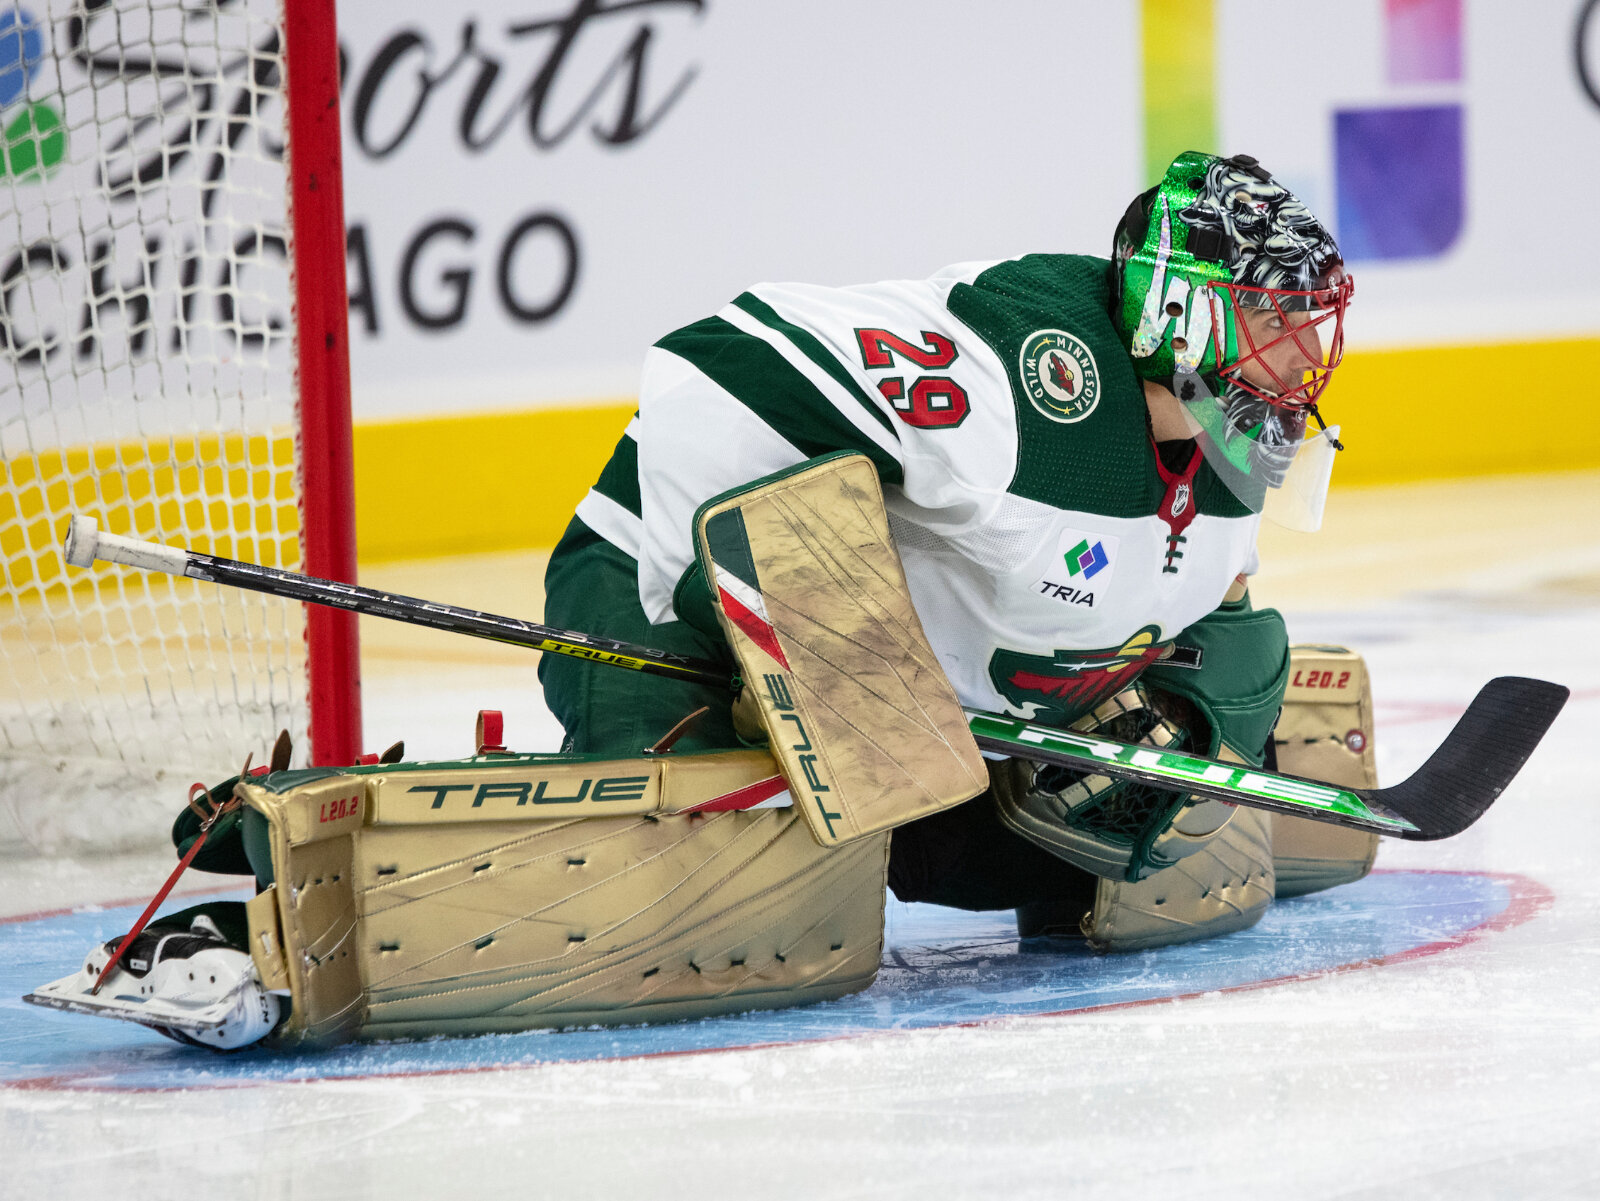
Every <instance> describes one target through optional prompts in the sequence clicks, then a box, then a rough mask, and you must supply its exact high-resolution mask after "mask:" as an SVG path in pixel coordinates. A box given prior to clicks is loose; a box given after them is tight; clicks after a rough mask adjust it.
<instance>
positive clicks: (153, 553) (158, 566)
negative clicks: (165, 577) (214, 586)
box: [66, 517, 189, 575]
mask: <svg viewBox="0 0 1600 1201" xmlns="http://www.w3.org/2000/svg"><path fill="white" fill-rule="evenodd" d="M66 559H67V562H68V563H70V564H72V565H73V566H74V567H88V566H90V565H91V564H93V563H94V561H95V560H96V559H99V560H102V561H103V562H106V563H121V564H122V565H123V566H125V567H138V568H141V569H143V570H145V571H165V572H167V573H168V574H170V575H182V574H183V572H184V568H185V567H187V566H188V564H189V552H188V551H185V550H183V549H181V548H179V547H176V546H162V545H161V544H160V543H159V542H145V541H143V540H142V539H139V538H124V537H123V536H122V535H120V534H107V533H103V532H101V530H100V523H99V522H97V521H96V520H95V519H94V518H93V517H74V518H73V519H72V524H71V526H69V527H68V529H67V546H66Z"/></svg>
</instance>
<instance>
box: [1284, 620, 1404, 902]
mask: <svg viewBox="0 0 1600 1201" xmlns="http://www.w3.org/2000/svg"><path fill="white" fill-rule="evenodd" d="M1289 659H1290V675H1289V688H1288V691H1287V692H1286V693H1285V694H1284V698H1283V713H1282V715H1281V716H1280V717H1279V718H1278V725H1277V729H1276V730H1275V731H1274V732H1273V744H1274V747H1275V749H1276V751H1277V756H1278V770H1279V771H1285V772H1289V773H1291V774H1292V775H1296V776H1304V777H1306V778H1307V779H1311V780H1326V781H1327V782H1328V783H1329V784H1338V785H1340V786H1341V787H1345V788H1376V787H1377V786H1378V769H1377V763H1376V760H1375V759H1374V757H1373V749H1372V724H1373V723H1372V683H1371V681H1370V679H1369V678H1368V676H1367V669H1366V664H1365V663H1364V662H1363V661H1362V658H1361V656H1360V655H1358V654H1356V653H1355V652H1354V651H1349V650H1346V649H1345V648H1343V647H1339V646H1294V647H1291V648H1290V651H1289ZM1377 853H1378V836H1377V835H1376V834H1368V833H1366V832H1364V831H1361V830H1349V829H1345V828H1343V827H1341V826H1334V825H1329V824H1328V823H1327V822H1315V821H1308V820H1307V819H1306V818H1303V817H1291V816H1290V815H1288V814H1286V813H1275V814H1273V815H1272V856H1273V859H1274V861H1275V863H1276V865H1277V895H1278V896H1280V897H1297V896H1302V895H1304V894H1305V893H1308V892H1317V891H1319V890H1321V889H1324V888H1332V887H1333V886H1334V885H1336V884H1348V883H1350V882H1351V881H1353V880H1359V879H1361V877H1362V876H1365V875H1366V874H1367V873H1368V872H1369V871H1371V870H1372V864H1373V860H1374V859H1375V858H1376V856H1377Z"/></svg>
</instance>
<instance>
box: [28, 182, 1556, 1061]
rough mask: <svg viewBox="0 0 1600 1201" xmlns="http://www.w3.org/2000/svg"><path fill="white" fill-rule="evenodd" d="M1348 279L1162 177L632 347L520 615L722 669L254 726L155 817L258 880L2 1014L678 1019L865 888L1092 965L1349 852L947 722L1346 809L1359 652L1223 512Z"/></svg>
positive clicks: (768, 290)
mask: <svg viewBox="0 0 1600 1201" xmlns="http://www.w3.org/2000/svg"><path fill="white" fill-rule="evenodd" d="M1351 295H1352V284H1351V281H1350V278H1349V276H1348V275H1347V274H1346V273H1345V271H1344V268H1343V264H1342V262H1341V260H1340V257H1339V253H1338V249H1337V247H1336V246H1335V244H1334V242H1333V240H1332V239H1331V237H1330V236H1329V235H1328V234H1327V232H1326V231H1325V230H1324V229H1323V227H1322V226H1321V225H1320V224H1318V223H1317V221H1316V220H1315V218H1313V217H1312V216H1311V214H1310V213H1309V212H1308V211H1307V210H1306V209H1305V208H1304V206H1303V205H1301V204H1300V203H1299V202H1298V201H1297V200H1296V199H1295V198H1294V196H1292V195H1291V194H1290V193H1289V192H1287V191H1286V190H1285V189H1284V188H1283V187H1281V186H1280V185H1279V184H1277V183H1276V182H1275V181H1274V180H1273V179H1272V177H1271V176H1270V175H1269V174H1268V173H1267V172H1266V171H1265V170H1264V169H1263V168H1261V166H1260V165H1259V164H1258V163H1256V161H1255V160H1253V159H1251V158H1248V157H1246V156H1236V157H1233V158H1219V157H1216V156H1213V155H1207V154H1199V153H1186V154H1184V155H1181V156H1180V157H1179V158H1178V159H1177V160H1175V161H1174V162H1173V164H1172V165H1171V167H1170V168H1169V170H1168V171H1167V173H1166V176H1165V178H1164V179H1163V180H1162V182H1161V184H1160V185H1159V186H1157V187H1156V188H1153V189H1151V190H1150V191H1148V192H1146V193H1144V194H1143V195H1141V196H1140V197H1138V198H1137V199H1136V200H1135V201H1134V202H1133V204H1132V205H1131V206H1130V207H1129V208H1128V210H1127V213H1126V214H1125V215H1124V217H1123V219H1122V221H1121V222H1120V224H1119V226H1118V228H1117V230H1116V234H1115V239H1114V249H1113V257H1112V258H1111V259H1110V260H1109V261H1108V260H1105V259H1098V258H1091V257H1086V256H1070V255H1030V256H1026V257H1023V258H1019V259H1014V260H1008V261H1004V262H998V263H984V264H961V265H957V266H955V267H951V268H948V269H946V270H945V271H943V272H940V273H939V274H937V275H935V276H933V277H932V278H930V279H927V280H923V281H916V282H893V283H883V284H877V285H870V286H864V287H857V288H823V287H809V286H801V285H762V286H759V287H756V288H754V289H752V290H751V291H749V292H746V293H744V294H743V295H741V296H740V297H739V298H738V299H736V300H735V301H734V302H733V303H732V304H731V305H729V306H728V307H727V308H725V309H724V310H723V311H722V312H721V313H719V314H718V315H716V316H715V317H711V318H708V319H706V320H704V321H701V322H698V323H696V324H694V325H691V326H688V327H686V328H684V329H681V330H678V331H676V332H675V333H672V334H670V335H668V336H667V337H665V338H663V339H662V340H661V341H660V342H659V343H658V344H657V345H656V346H655V347H654V348H653V349H652V350H651V352H650V354H649V356H648V358H647V360H646V363H645V369H644V376H643V383H642V388H641V397H640V412H639V416H638V418H637V419H636V420H635V421H634V422H633V424H632V425H630V426H629V428H628V431H627V432H626V434H625V435H624V437H623V439H622V441H621V442H620V444H619V445H618V447H617V450H616V453H615V454H614V455H613V457H612V459H611V461H610V463H609V464H608V465H607V467H606V468H605V470H604V472H603V473H602V474H601V476H600V478H599V480H598V482H597V483H596V485H595V486H594V488H593V489H592V490H591V491H590V492H589V494H588V495H587V496H586V497H585V498H584V500H583V501H582V503H581V504H580V505H579V506H578V510H577V513H576V516H575V517H574V519H573V521H572V523H571V525H570V526H569V527H568V529H567V532H566V534H565V535H564V537H563V538H562V540H561V542H560V544H559V545H558V546H557V548H556V549H555V551H554V553H553V555H552V557H551V561H550V566H549V571H548V574H547V577H546V618H547V620H550V621H552V622H553V623H556V624H558V625H566V626H573V627H577V628H580V629H583V630H586V631H589V632H591V633H592V634H594V635H597V636H599V637H601V638H604V639H610V640H618V642H617V643H615V644H620V643H621V642H628V643H636V644H644V645H648V646H653V647H659V648H662V650H663V651H664V652H665V654H666V656H667V657H673V656H677V657H680V658H682V659H683V660H684V661H686V662H688V661H693V662H697V663H700V664H710V665H713V666H714V667H717V668H720V669H721V671H722V672H723V674H724V676H726V677H730V678H732V679H734V680H735V681H737V683H738V687H737V688H735V689H729V688H728V687H725V686H720V685H719V684H718V683H716V682H713V680H714V678H715V673H714V672H713V673H710V675H709V677H708V675H707V674H706V673H702V674H701V675H699V676H694V675H692V673H691V674H687V675H685V676H684V678H679V679H674V678H672V677H671V673H670V672H664V671H663V672H657V674H649V675H645V674H638V673H636V672H623V671H613V670H610V669H609V668H606V667H604V666H601V665H599V664H597V663H596V662H594V661H593V660H594V659H595V658H597V657H599V656H596V655H593V654H590V655H586V656H584V657H583V658H582V659H580V658H579V657H573V656H555V655H548V656H546V657H545V658H544V659H543V660H542V661H541V663H540V669H539V671H540V678H541V680H542V682H543V685H544V689H545V695H546V699H547V702H548V703H549V705H550V708H551V710H552V711H553V712H554V713H555V714H556V715H557V717H558V718H559V719H560V720H561V722H562V724H563V726H564V728H565V730H566V742H565V744H564V746H563V748H562V753H561V754H557V755H521V754H514V753H511V752H508V751H506V750H505V749H504V747H503V746H502V745H501V743H502V738H501V736H500V734H499V732H498V731H497V730H495V729H494V728H493V727H492V725H491V726H489V727H486V728H485V729H483V730H481V731H480V735H479V739H478V743H479V754H478V755H476V756H474V757H473V758H471V759H468V760H463V761H459V762H452V763H408V762H403V761H400V759H399V755H398V752H397V753H396V754H393V755H386V756H385V760H386V761H383V762H376V763H370V764H364V765H360V766H356V767H352V768H346V769H313V770H303V771H289V770H286V764H287V761H288V756H287V751H286V749H285V748H283V747H282V745H281V744H280V748H279V749H278V751H277V752H276V753H275V755H274V761H273V762H272V763H270V764H268V765H267V766H266V768H264V769H258V770H257V771H255V772H251V771H249V770H248V769H247V770H246V771H244V772H241V774H240V775H239V776H238V777H236V778H234V779H232V780H228V781H225V782H223V783H221V784H219V785H217V786H216V787H214V788H211V789H209V790H205V789H199V790H198V791H197V793H196V794H195V795H194V796H193V797H192V798H191V803H190V806H189V807H188V808H186V809H185V810H184V812H183V813H181V814H180V816H179V818H178V820H177V822H176V824H175V826H174V830H173V837H174V842H175V843H176V845H177V847H178V850H179V852H180V854H181V855H183V856H184V857H185V861H186V862H188V863H190V864H191V865H192V866H193V867H195V868H197V869H200V870H206V871H215V872H223V873H236V874H239V875H242V876H248V877H253V878H254V880H255V881H256V885H257V889H258V891H257V894H256V896H255V897H254V899H252V900H251V901H249V902H248V903H245V904H240V903H233V904H215V903H213V904H209V905H205V906H201V907H199V908H197V909H191V910H184V911H181V912H179V913H175V914H168V915H166V916H163V917H160V918H158V919H156V920H155V921H154V922H153V923H152V924H150V925H148V926H146V927H144V928H143V929H141V930H138V931H137V932H130V934H131V935H132V936H131V937H125V938H122V939H117V940H113V941H112V942H111V943H108V944H106V945H105V946H104V947H97V948H94V949H93V950H92V951H91V952H90V953H89V955H88V957H87V959H86V960H85V962H84V966H83V969H82V970H81V971H80V972H79V973H77V974H75V975H74V976H71V977H68V978H66V979H64V980H61V981H57V982H55V983H54V984H51V985H47V986H45V987H43V988H40V989H39V990H37V991H36V992H35V993H34V994H32V995H31V996H30V998H29V999H30V1000H35V1001H37V1002H40V1003H43V1004H49V1005H56V1006H58V1007H62V1008H70V1009H77V1010H81V1011H84V1012H92V1013H97V1014H100V1015H102V1016H110V1017H120V1018H125V1019H129V1020H134V1021H138V1022H142V1023H143V1024H145V1025H148V1026H152V1027H154V1028H156V1029H159V1030H162V1031H163V1032H165V1033H168V1034H170V1035H172V1036H173V1037H177V1038H179V1039H181V1040H186V1041H193V1042H197V1043H201V1044H205V1045H209V1046H214V1047H222V1048H228V1047H238V1046H244V1045H248V1044H250V1043H253V1042H256V1041H259V1040H262V1039H266V1040H268V1041H270V1042H271V1043H272V1044H275V1045H280V1046H289V1045H328V1044H331V1043H335V1042H339V1041H342V1040H345V1039H349V1038H385V1037H408V1036H427V1035H435V1034H471V1033H479V1032H490V1031H512V1030H521V1029H526V1028H530V1027H536V1026H573V1025H584V1024H590V1023H597V1022H599V1023H605V1022H640V1021H663V1020H679V1019H685V1018H694V1017H700V1016H705V1015H710V1014H717V1013H726V1012H734V1011H739V1010H748V1009H757V1008H768V1007H777V1006H785V1005H794V1004H801V1003H806V1002H810V1001H815V1000H820V999H826V998H830V997H837V996H840V995H843V994H845V993H849V992H852V991H855V990H859V989H861V988H864V987H866V986H867V985H868V984H870V983H871V981H872V979H873V977H874V974H875V972H876V970H877V966H878V962H879V957H880V951H881V945H882V934H883V912H884V901H885V896H886V893H887V891H888V890H892V891H893V893H894V894H895V895H896V896H897V897H899V898H900V899H902V900H907V901H929V902H934V903H937V904H941V905H948V906H955V907H959V908H965V909H976V910H1015V911H1016V915H1017V926H1018V932H1019V934H1020V935H1021V936H1024V937H1032V936H1051V937H1067V938H1076V939H1080V940H1085V939H1086V940H1087V941H1088V942H1089V943H1090V944H1091V945H1093V946H1094V947H1096V948H1098V949H1100V950H1103V951H1120V950H1128V949H1136V948H1148V947H1156V946H1161V945H1166V944H1172V943H1177V942H1183V941H1188V940H1193V939H1199V938H1207V937H1212V936H1216V935H1220V934H1225V933H1229V932H1231V931H1235V930H1239V929H1243V928H1245V927H1248V926H1250V925H1251V924H1253V923H1254V922H1255V921H1256V920H1258V919H1259V918H1260V916H1261V914H1262V913H1263V912H1264V911H1265V909H1266V907H1267V906H1268V905H1269V904H1270V903H1271V901H1272V900H1273V898H1274V897H1275V896H1279V897H1281V896H1285V895H1296V894H1299V893H1304V892H1308V891H1312V890H1315V889H1319V888H1325V887H1329V886H1331V885H1334V884H1338V883H1342V882H1346V881H1350V880H1354V879H1357V878H1359V877H1361V876H1362V875H1364V874H1365V873H1366V872H1367V871H1368V870H1369V869H1370V867H1371V865H1372V862H1373V856H1374V853H1375V848H1376V843H1377V836H1376V835H1375V834H1373V833H1371V832H1368V831H1367V830H1363V829H1351V828H1347V827H1345V826H1341V825H1337V824H1326V823H1321V822H1318V823H1313V822H1310V821H1306V820H1304V819H1301V818H1297V817H1293V816H1286V815H1284V814H1282V813H1268V812H1264V811H1262V810H1260V809H1256V808H1246V807H1237V806H1234V805H1231V804H1228V803H1225V802H1224V801H1221V800H1217V799H1210V798H1208V797H1200V796H1197V795H1194V794H1193V793H1192V792H1186V791H1182V790H1174V789H1173V788H1171V787H1161V786H1158V785H1156V784H1152V783H1150V782H1148V781H1147V780H1140V779H1134V778H1129V777H1128V776H1127V775H1125V774H1116V773H1109V774H1108V773H1106V772H1097V771H1095V770H1092V769H1089V768H1085V767H1082V766H1078V767H1073V766H1063V765H1062V764H1060V763H1054V762H1052V763H1045V762H1040V761H1036V760H1033V759H1030V758H1028V757H1026V756H1023V755H1010V756H1006V757H998V756H993V755H992V753H991V757H988V758H986V757H985V755H984V754H983V753H980V750H979V747H978V745H977V743H976V742H975V741H974V738H973V735H972V734H971V733H970V732H969V726H968V720H967V715H966V713H965V712H964V710H969V711H987V712H992V713H1002V714H1011V715H1014V716H1016V717H1019V718H1026V719H1028V720H1029V721H1031V722H1035V723H1040V724H1042V725H1043V726H1048V727H1052V728H1056V729H1070V730H1074V731H1080V732H1084V733H1086V734H1091V735H1094V736H1097V737H1102V738H1105V739H1109V740H1115V741H1116V742H1118V743H1126V744H1134V745H1136V746H1139V747H1144V748H1150V749H1151V750H1152V751H1156V750H1160V751H1174V752H1177V751H1181V752H1186V753H1190V754H1193V755H1196V756H1200V757H1202V758H1203V759H1206V760H1212V761H1215V760H1221V761H1224V762H1233V763H1237V764H1242V765H1245V766H1246V767H1248V768H1252V769H1262V770H1264V771H1276V772H1283V773H1289V774H1292V775H1294V776H1297V777H1302V778H1306V779H1316V780H1327V781H1331V782H1333V783H1336V784H1341V785H1346V786H1350V787H1355V788H1368V789H1370V788H1372V787H1373V786H1374V785H1375V783H1376V781H1375V776H1374V771H1373V751H1372V737H1371V735H1372V711H1371V699H1370V689H1369V687H1368V683H1367V679H1366V675H1365V672H1364V669H1363V666H1362V663H1361V660H1360V658H1359V657H1358V656H1356V655H1354V654H1351V653H1350V652H1348V651H1345V650H1342V649H1340V648H1329V647H1304V648H1292V649H1291V647H1290V646H1289V643H1288V637H1287V633H1286V631H1285V628H1284V624H1283V621H1282V619H1281V618H1280V617H1279V615H1278V614H1277V613H1276V612H1274V611H1272V610H1257V609H1255V608H1253V607H1252V605H1251V602H1250V598H1249V593H1248V588H1247V583H1248V578H1249V576H1250V574H1251V573H1252V572H1253V571H1254V568H1255V563H1256V556H1255V541H1256V531H1257V526H1258V523H1259V521H1260V518H1261V516H1262V515H1263V513H1265V514H1266V515H1267V516H1269V517H1274V518H1276V519H1277V520H1280V521H1282V522H1284V523H1286V524H1290V525H1293V526H1296V527H1298V528H1303V529H1314V528H1315V527H1316V526H1317V525H1318V524H1319V523H1320V520H1321V512H1322V506H1323V499H1324V494H1325V490H1326V486H1327V482H1328V476H1329V472H1330V470H1331V463H1332V458H1333V455H1334V452H1335V450H1336V449H1337V448H1338V447H1339V443H1338V442H1337V440H1336V436H1335V435H1336V431H1333V430H1326V429H1322V428H1321V426H1322V421H1321V417H1320V415H1319V414H1318V410H1317V405H1318V402H1319V400H1320V399H1321V398H1322V396H1323V394H1324V391H1325V389H1326V387H1327V385H1328V382H1329V379H1330V377H1331V375H1332V373H1333V371H1334V369H1335V368H1336V367H1337V365H1338V363H1339V360H1340V356H1341V353H1342V332H1341V331H1342V321H1343V316H1344V312H1345V308H1346V306H1347V304H1348V303H1349V301H1350V297H1351ZM1313 421H1314V422H1315V424H1316V426H1317V429H1315V430H1313V429H1311V428H1310V424H1309V423H1310V422H1313ZM69 558H71V555H70V553H69ZM158 566H159V564H158ZM164 569H167V570H174V569H177V570H182V569H181V568H172V567H165V568H164ZM202 578H211V577H206V576H202ZM386 615H392V614H386ZM614 657H615V656H613V658H614ZM585 660H586V661H585ZM1535 738H1536V736H1535ZM1513 770H1514V769H1513ZM1195 778H1196V779H1198V778H1199V777H1198V776H1196V777H1195Z"/></svg>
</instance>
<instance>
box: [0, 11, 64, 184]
mask: <svg viewBox="0 0 1600 1201" xmlns="http://www.w3.org/2000/svg"><path fill="white" fill-rule="evenodd" d="M43 58H44V24H43V23H42V22H41V21H40V20H39V19H38V18H37V17H35V16H34V15H33V14H32V13H31V12H29V11H28V10H27V9H25V8H20V7H19V8H13V9H11V10H10V11H9V12H0V175H9V176H11V177H12V178H14V179H17V180H26V179H41V178H43V177H44V176H45V175H46V174H47V173H48V172H49V171H50V169H51V168H52V167H54V166H55V165H56V164H57V163H59V162H60V161H61V160H62V159H63V158H64V157H65V156H66V153H67V134H66V130H65V129H63V128H62V125H61V114H60V113H59V112H57V111H56V110H55V108H53V107H52V106H51V105H48V104H30V103H29V102H28V84H29V83H30V82H32V80H33V77H34V75H35V74H36V73H37V69H38V66H39V63H40V61H41V60H42V59H43Z"/></svg>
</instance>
